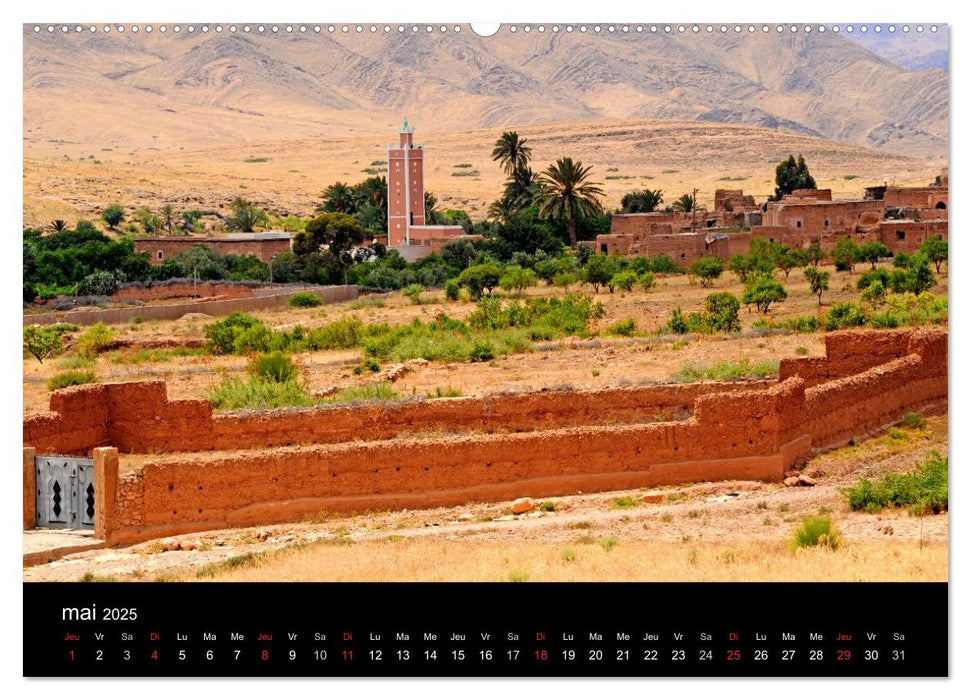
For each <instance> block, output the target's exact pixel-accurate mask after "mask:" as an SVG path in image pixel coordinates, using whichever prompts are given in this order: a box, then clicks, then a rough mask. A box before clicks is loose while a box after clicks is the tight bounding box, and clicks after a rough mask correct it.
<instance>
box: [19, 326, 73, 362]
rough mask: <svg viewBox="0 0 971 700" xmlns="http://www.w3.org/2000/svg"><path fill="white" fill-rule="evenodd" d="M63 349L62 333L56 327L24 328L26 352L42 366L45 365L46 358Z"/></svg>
mask: <svg viewBox="0 0 971 700" xmlns="http://www.w3.org/2000/svg"><path fill="white" fill-rule="evenodd" d="M63 347H64V344H63V343H62V342H61V332H60V330H58V328H57V327H56V326H38V325H33V326H24V350H26V351H27V352H29V353H30V354H31V355H33V356H34V357H35V358H37V361H38V362H40V363H41V364H44V360H45V359H46V358H48V357H51V356H52V355H56V354H57V353H59V352H60V351H61V350H62V349H63Z"/></svg>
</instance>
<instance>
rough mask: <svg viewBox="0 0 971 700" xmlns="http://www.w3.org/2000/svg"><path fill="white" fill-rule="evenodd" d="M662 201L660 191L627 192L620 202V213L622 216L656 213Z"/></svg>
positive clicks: (662, 195) (662, 193)
mask: <svg viewBox="0 0 971 700" xmlns="http://www.w3.org/2000/svg"><path fill="white" fill-rule="evenodd" d="M663 201H664V192H662V191H661V190H636V191H634V192H628V193H627V194H625V195H624V196H623V197H622V198H621V200H620V211H621V213H623V214H647V213H649V212H652V211H657V208H658V207H659V206H661V203H662V202H663Z"/></svg>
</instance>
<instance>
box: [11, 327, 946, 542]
mask: <svg viewBox="0 0 971 700" xmlns="http://www.w3.org/2000/svg"><path fill="white" fill-rule="evenodd" d="M826 347H827V357H826V358H802V359H795V360H786V361H784V362H783V364H782V367H781V368H780V380H779V381H778V382H775V383H770V382H761V383H756V384H753V385H749V386H747V387H744V386H740V385H738V384H736V385H727V386H726V385H703V384H702V385H697V384H696V385H684V386H661V387H640V388H634V389H611V390H601V391H593V392H572V393H571V392H548V393H537V394H529V395H521V396H498V397H487V399H453V400H449V399H443V400H435V401H414V402H405V403H400V404H394V405H390V406H384V405H367V406H359V407H345V408H342V409H313V410H310V411H297V412H270V413H253V414H245V415H244V414H238V415H228V416H216V417H212V416H211V414H210V413H209V412H208V407H207V406H203V404H205V403H206V402H198V401H194V402H192V401H190V402H168V401H165V389H164V385H162V384H161V383H148V384H144V383H143V384H135V385H124V384H116V385H105V386H102V387H93V388H90V390H88V391H83V390H82V389H81V388H77V389H69V390H65V391H63V392H57V393H56V395H55V396H52V403H51V408H52V411H56V412H57V414H58V415H57V416H55V415H53V414H49V415H47V416H41V417H38V418H35V419H28V420H26V421H25V422H24V440H25V445H27V446H28V447H35V448H37V451H38V452H39V453H45V452H46V451H48V449H47V448H48V447H50V446H51V445H55V444H56V445H58V446H62V445H67V444H71V445H75V446H84V445H87V444H91V442H92V441H98V440H101V441H103V442H104V441H110V442H111V443H112V444H115V445H116V446H118V447H121V448H122V451H123V452H124V451H127V450H132V449H134V448H138V449H139V450H148V451H152V450H157V451H159V452H162V451H164V452H173V451H177V450H179V451H181V450H186V448H189V449H188V450H186V451H189V452H195V453H194V454H189V455H180V456H173V457H164V456H160V457H159V458H158V459H153V460H151V461H149V462H147V463H146V464H144V465H143V466H142V467H141V468H140V469H136V470H134V471H132V472H130V473H129V474H125V475H122V476H115V477H113V481H112V483H113V484H114V485H115V490H114V492H110V489H109V490H108V491H109V494H110V497H109V498H108V499H107V501H108V502H107V503H105V504H104V506H103V507H104V509H105V511H104V513H103V515H101V516H99V519H98V522H102V523H106V524H107V525H103V526H102V532H101V535H102V536H105V537H107V538H108V540H109V541H110V542H112V543H115V544H117V543H123V542H132V541H138V540H144V539H148V538H151V537H157V536H163V535H168V534H175V533H180V532H191V531H197V530H204V529H211V528H217V527H227V526H236V525H251V524H260V523H270V522H279V521H286V520H290V519H294V518H300V517H304V516H306V515H309V514H313V513H316V512H319V511H322V510H326V511H329V512H359V511H364V510H368V509H386V508H427V507H433V506H442V505H456V504H461V503H465V502H468V501H472V500H494V499H508V498H514V497H518V496H523V495H529V496H532V497H546V496H556V495H564V494H570V493H575V492H577V491H597V490H613V489H625V488H636V487H647V486H656V485H660V484H672V483H684V482H692V481H702V480H720V479H760V480H778V479H781V478H782V476H783V473H784V471H785V470H786V469H787V468H788V467H790V466H792V465H794V464H797V463H799V462H800V461H801V460H803V459H805V458H806V457H807V456H808V455H809V454H811V453H812V452H813V451H816V450H820V449H825V448H829V447H832V446H834V445H837V444H841V443H842V442H845V441H846V440H848V439H850V438H854V437H862V436H864V435H867V434H869V433H872V432H874V431H877V430H880V429H882V428H885V427H887V426H888V425H892V424H893V423H895V422H897V421H899V420H900V418H901V417H902V416H903V415H904V414H905V413H906V412H908V411H913V410H926V409H927V408H928V407H936V406H940V405H942V404H944V403H945V402H946V399H947V386H948V385H947V333H946V332H944V331H936V330H932V331H899V330H898V331H845V332H840V333H833V334H830V335H829V336H827V339H826ZM55 398H56V401H55ZM139 400H140V401H141V405H139V403H138V402H139ZM688 404H690V405H691V406H692V410H691V412H690V413H683V410H684V407H685V406H686V405H688ZM665 411H668V413H665ZM86 413H90V414H91V415H90V416H86V415H84V414H86ZM207 415H208V416H209V421H210V425H209V428H208V430H206V429H205V426H204V425H203V422H204V421H205V420H206V416H207ZM682 415H684V416H687V417H681V416H682ZM58 416H72V417H76V418H78V419H81V420H83V421H84V426H83V428H80V429H78V430H76V431H75V433H74V434H72V435H71V436H69V437H64V436H62V435H61V432H62V430H64V429H66V427H67V426H64V425H60V426H52V425H51V423H50V421H51V420H57V418H58ZM679 418H680V419H679ZM418 421H422V422H423V424H424V422H425V421H430V423H429V425H430V426H431V427H430V428H426V431H424V432H421V433H419V434H417V435H414V436H413V437H409V431H411V430H412V429H413V428H412V426H413V425H414V424H415V423H416V422H418ZM436 421H437V422H436ZM153 425H154V426H156V428H155V429H153V427H152V426H153ZM439 426H441V427H442V429H444V430H449V433H448V434H442V433H440V432H436V428H438V427H439ZM446 426H447V427H446ZM428 431H430V432H428ZM197 433H198V434H197ZM200 435H201V436H200ZM166 436H167V438H168V439H167V441H166V442H165V443H164V445H163V444H162V443H161V441H162V440H163V438H165V437H166ZM360 438H364V440H366V441H361V439H360ZM44 440H47V443H45V442H44ZM125 440H127V441H128V444H127V445H124V446H122V445H118V444H117V443H118V441H122V442H123V441H125ZM284 440H288V441H289V442H291V443H293V444H291V445H290V446H285V444H286V443H285V442H284ZM230 448H231V449H234V450H236V451H234V452H229V451H226V450H228V449H230ZM110 451H111V450H110V449H109V450H108V451H107V452H110ZM105 454H106V451H105V450H104V449H101V450H95V455H96V462H97V461H98V459H99V457H98V455H102V456H101V457H100V459H101V463H102V464H104V465H106V466H104V467H102V476H101V477H100V478H101V480H102V481H105V480H108V479H112V476H111V471H110V469H109V467H110V463H111V461H110V460H107V459H106V458H105V457H104V455H105Z"/></svg>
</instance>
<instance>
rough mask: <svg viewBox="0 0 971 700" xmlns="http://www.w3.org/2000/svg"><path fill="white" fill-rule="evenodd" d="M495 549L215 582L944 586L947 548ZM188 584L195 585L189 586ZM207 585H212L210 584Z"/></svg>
mask: <svg viewBox="0 0 971 700" xmlns="http://www.w3.org/2000/svg"><path fill="white" fill-rule="evenodd" d="M571 549H572V550H573V551H574V553H575V555H576V556H575V557H574V558H566V557H564V556H563V546H562V545H558V544H536V545H529V544H513V545H510V544H508V543H503V544H493V543H484V542H441V541H438V542H429V541H425V540H410V539H405V540H399V541H394V542H369V543H360V544H354V545H351V546H343V547H335V546H333V545H319V546H315V547H311V548H307V549H303V550H299V551H297V552H294V553H286V554H280V555H277V556H272V557H267V558H264V559H260V560H256V561H255V562H254V563H253V564H252V565H250V566H242V567H234V568H232V569H231V570H228V569H226V570H223V571H220V572H219V573H217V574H216V575H215V576H213V577H212V579H211V580H216V581H230V580H231V581H507V580H509V572H510V571H514V570H515V571H522V572H526V574H527V575H528V580H529V581H685V582H688V581H946V580H947V543H946V542H936V543H933V544H930V545H928V544H925V545H924V546H923V547H921V546H920V545H919V544H918V543H913V542H907V543H900V542H895V543H893V544H890V543H869V542H868V543H858V544H848V545H847V546H846V547H845V548H843V549H840V550H837V551H835V552H834V551H831V550H829V549H826V548H821V547H817V548H809V549H801V550H798V551H796V552H792V551H790V549H789V548H788V547H787V546H786V544H785V543H784V542H765V541H750V542H744V543H737V544H733V545H725V544H710V543H700V542H690V543H670V542H645V541H631V542H624V541H622V540H621V541H620V542H619V543H618V544H617V546H616V547H612V548H607V547H603V546H601V545H600V544H598V543H596V542H594V543H591V544H576V545H573V546H571ZM187 580H191V577H190V578H189V579H187ZM204 580H210V579H208V578H206V579H204Z"/></svg>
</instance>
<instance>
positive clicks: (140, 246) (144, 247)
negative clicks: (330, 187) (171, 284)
mask: <svg viewBox="0 0 971 700" xmlns="http://www.w3.org/2000/svg"><path fill="white" fill-rule="evenodd" d="M197 245H204V246H206V247H207V248H212V249H213V250H215V251H216V252H217V253H219V254H220V255H253V256H256V257H257V258H259V259H260V260H262V261H263V262H265V263H269V262H270V261H271V260H273V258H275V257H276V256H277V255H280V254H281V253H287V252H289V251H290V239H289V238H257V239H255V240H254V239H249V240H246V239H240V238H228V237H227V238H199V237H194V236H186V237H185V238H175V237H166V238H158V237H154V238H136V239H135V252H136V253H148V256H149V257H148V261H149V262H150V263H151V264H152V265H162V264H163V263H164V262H165V261H166V260H168V259H169V258H171V257H172V256H173V255H176V254H177V253H183V252H185V251H187V250H190V249H191V248H192V247H193V246H197ZM159 253H161V255H159Z"/></svg>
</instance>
